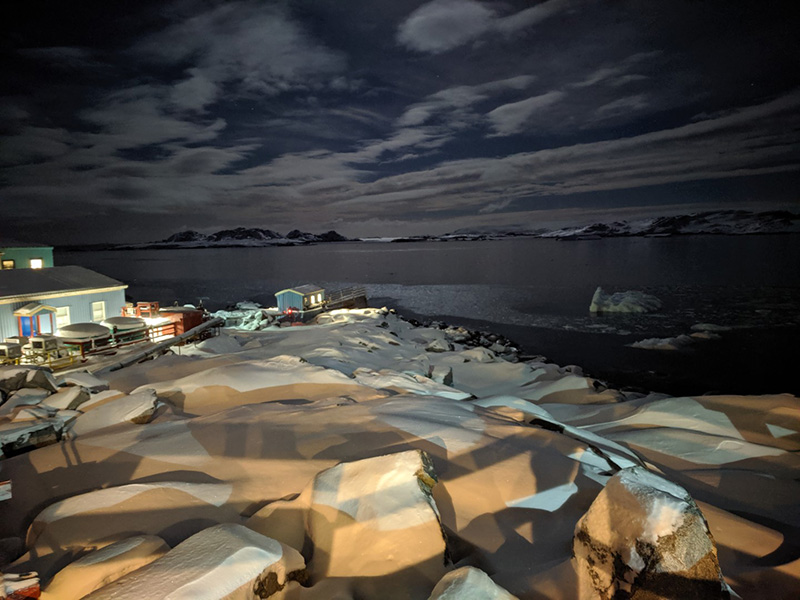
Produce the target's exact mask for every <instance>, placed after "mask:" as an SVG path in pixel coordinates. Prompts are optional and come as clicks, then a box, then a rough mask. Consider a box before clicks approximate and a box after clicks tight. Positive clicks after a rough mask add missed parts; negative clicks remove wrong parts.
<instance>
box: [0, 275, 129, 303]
mask: <svg viewBox="0 0 800 600" xmlns="http://www.w3.org/2000/svg"><path fill="white" fill-rule="evenodd" d="M126 287H128V286H127V285H126V284H124V283H122V282H121V281H117V280H116V279H112V278H111V277H107V276H105V275H101V274H100V273H96V272H94V271H91V270H89V269H86V268H84V267H77V266H68V267H49V268H46V269H6V270H0V304H8V303H9V302H18V301H22V300H36V299H42V298H45V297H58V296H59V295H70V294H74V293H76V292H78V293H81V292H82V293H88V292H91V291H99V290H111V289H124V288H126Z"/></svg>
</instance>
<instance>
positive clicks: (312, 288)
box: [275, 283, 325, 296]
mask: <svg viewBox="0 0 800 600" xmlns="http://www.w3.org/2000/svg"><path fill="white" fill-rule="evenodd" d="M324 291H325V288H321V287H319V286H318V285H314V284H313V283H306V284H304V285H298V286H295V287H293V288H286V289H285V290H281V291H280V292H275V295H276V296H277V295H278V294H283V293H284V292H297V293H298V294H301V295H303V296H305V295H306V294H316V293H317V292H324Z"/></svg>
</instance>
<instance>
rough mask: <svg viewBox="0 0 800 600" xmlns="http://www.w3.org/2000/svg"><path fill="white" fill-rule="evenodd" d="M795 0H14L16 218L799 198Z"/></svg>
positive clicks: (51, 221)
mask: <svg viewBox="0 0 800 600" xmlns="http://www.w3.org/2000/svg"><path fill="white" fill-rule="evenodd" d="M796 4H797V3H796V0H792V1H787V2H783V1H780V0H773V1H769V2H753V1H736V0H725V1H714V0H705V1H701V0H670V1H669V2H664V1H663V0H649V1H645V0H607V1H599V0H598V1H594V0H546V1H544V2H537V1H534V0H528V1H516V0H503V1H491V0H432V1H421V0H330V1H323V0H294V1H292V0H286V1H283V2H278V1H268V0H262V1H216V2H215V1H211V0H205V1H199V0H178V1H167V0H159V1H141V0H140V1H139V2H126V3H120V2H108V1H107V0H60V1H58V2H54V1H45V0H26V1H24V2H23V1H21V0H11V1H10V2H9V4H8V5H7V6H4V16H3V19H2V21H3V23H2V25H0V136H1V137H0V235H5V236H11V237H14V238H17V239H28V240H39V241H47V242H51V243H56V244H60V243H70V242H104V241H112V240H120V241H144V240H152V239H161V238H163V237H166V236H167V235H169V234H171V233H174V232H176V231H180V230H183V229H196V230H200V231H205V232H209V231H216V230H218V229H222V228H227V227H236V226H248V227H265V228H269V229H274V230H278V231H280V232H284V233H285V232H286V231H288V230H289V229H293V228H300V229H303V230H306V231H312V232H320V231H325V230H328V229H336V230H338V231H340V232H342V233H344V234H346V235H387V234H400V233H402V234H414V233H444V232H446V231H451V230H453V229H456V228H461V227H470V226H478V225H506V224H523V225H526V226H531V227H539V226H556V225H563V224H567V223H583V222H591V221H595V220H608V219H617V218H627V217H635V216H640V215H653V214H676V213H681V212H690V211H696V210H703V209H716V208H751V209H757V210H758V209H770V208H773V207H790V208H791V207H797V206H800V201H799V196H798V189H799V188H798V184H799V183H800V143H798V142H800V43H799V42H798V40H799V39H800V36H798V35H797V31H798V23H799V22H800V21H798V14H797V12H798V9H797V8H795V5H796Z"/></svg>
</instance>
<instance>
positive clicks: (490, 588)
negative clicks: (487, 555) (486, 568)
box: [428, 567, 517, 600]
mask: <svg viewBox="0 0 800 600" xmlns="http://www.w3.org/2000/svg"><path fill="white" fill-rule="evenodd" d="M428 600H517V597H516V596H512V595H511V594H509V593H508V592H507V591H506V590H504V589H503V588H501V587H500V586H499V585H497V584H496V583H495V582H494V581H492V579H491V578H490V577H489V576H488V575H487V574H486V573H484V572H483V571H481V570H480V569H476V568H475V567H461V568H460V569H456V570H455V571H451V572H450V573H448V574H447V575H445V576H444V577H442V578H441V580H439V583H437V584H436V587H435V588H433V592H431V595H430V597H429V598H428Z"/></svg>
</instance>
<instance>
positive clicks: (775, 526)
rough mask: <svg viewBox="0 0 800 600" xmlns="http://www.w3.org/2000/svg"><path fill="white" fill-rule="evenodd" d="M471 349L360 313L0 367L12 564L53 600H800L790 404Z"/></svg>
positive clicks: (459, 335) (502, 350)
mask: <svg viewBox="0 0 800 600" xmlns="http://www.w3.org/2000/svg"><path fill="white" fill-rule="evenodd" d="M704 325H705V326H704V327H699V328H698V329H701V330H702V331H711V330H712V329H713V327H712V326H709V325H708V324H704ZM474 339H475V338H474V336H470V335H469V332H465V330H463V329H461V328H448V327H443V328H439V327H431V328H426V327H416V326H414V325H412V324H410V323H408V322H407V321H404V320H402V319H400V318H399V317H398V316H397V315H395V314H393V313H392V312H390V311H387V310H385V309H364V310H353V311H334V313H331V314H329V315H325V316H324V318H322V319H321V320H320V322H319V323H318V324H314V325H308V326H302V327H285V328H278V327H275V326H270V325H267V326H266V327H265V328H264V329H261V330H246V329H241V330H237V329H226V330H223V334H222V335H221V336H220V337H219V338H214V339H211V340H208V341H206V342H203V343H201V344H198V345H197V346H196V347H194V348H192V349H191V350H189V351H186V350H188V349H184V350H182V351H181V354H168V355H165V356H162V357H159V358H157V359H155V360H151V361H147V362H144V363H140V364H138V365H135V366H131V367H127V368H125V369H121V370H118V371H114V372H99V373H96V374H95V376H94V377H89V376H86V375H83V376H79V375H75V374H72V375H70V376H68V377H59V378H56V379H54V378H52V377H50V376H47V375H46V374H43V373H42V372H41V371H38V372H36V373H33V374H30V373H27V372H26V371H25V370H24V369H18V368H10V369H3V370H0V391H1V392H0V393H2V401H3V404H2V407H0V436H1V437H0V439H2V443H3V451H4V452H5V453H6V455H7V457H6V458H5V459H4V460H2V461H1V462H0V480H5V479H10V480H11V481H12V490H13V493H12V498H11V499H9V500H5V501H3V502H2V504H1V505H0V510H1V511H2V515H3V518H2V519H0V527H2V529H1V530H0V537H2V538H3V539H2V540H0V541H1V542H2V543H1V544H0V553H2V556H0V563H10V564H5V565H4V566H2V567H0V571H2V572H3V573H23V572H26V571H38V574H39V578H40V580H41V583H42V589H43V590H44V594H43V597H44V598H58V599H69V598H80V597H84V596H85V595H86V594H90V593H91V596H89V597H90V598H134V597H136V598H143V597H148V598H162V597H170V598H198V597H201V596H200V595H198V594H201V592H202V594H203V595H202V597H204V598H222V597H225V598H254V597H259V598H266V597H270V598H275V599H278V598H300V599H308V600H314V599H319V600H322V599H332V598H337V599H342V600H353V599H355V598H360V599H361V598H364V599H368V598H382V599H383V598H412V599H416V598H419V599H420V600H425V599H426V598H465V599H468V598H498V599H506V600H508V599H509V598H514V597H516V598H520V599H523V600H524V599H534V598H537V599H538V598H554V599H559V598H560V599H564V600H567V599H573V598H580V599H584V598H586V599H588V598H596V597H601V596H600V594H608V593H612V592H616V593H626V594H627V593H631V592H635V591H636V589H638V588H643V589H642V590H641V593H648V594H651V595H649V596H647V597H652V598H659V597H676V596H675V595H674V594H675V593H677V592H675V590H676V589H680V596H679V597H681V598H722V597H725V594H726V593H727V592H725V586H727V585H729V586H730V587H731V588H732V589H733V591H734V592H735V593H736V594H738V595H739V596H741V597H742V598H748V599H751V598H756V599H759V598H765V599H766V598H770V599H782V598H787V599H788V598H797V597H800V545H799V544H798V542H797V540H798V539H799V538H798V532H800V509H798V503H797V499H798V498H800V453H798V450H800V400H798V398H796V397H794V396H789V395H775V396H758V397H742V396H701V397H696V398H671V397H666V396H663V395H658V394H650V395H642V394H624V393H621V392H619V391H616V390H613V389H606V388H605V387H604V386H603V385H601V384H599V382H596V381H594V380H592V379H591V378H588V377H585V376H584V375H583V374H582V373H581V370H580V369H579V368H576V367H568V368H561V367H559V366H557V365H554V364H550V363H545V362H540V361H531V362H513V361H516V360H517V355H516V353H515V352H513V350H512V349H511V348H509V347H508V346H505V345H504V344H503V343H497V344H496V346H494V347H493V348H491V349H490V348H486V347H483V346H476V345H475V344H474ZM56 386H58V387H56ZM106 388H107V389H106ZM41 423H45V424H46V427H45V428H44V430H41V429H37V427H38V426H39V425H41ZM26 428H27V429H26ZM42 431H44V433H42ZM37 432H38V433H37ZM36 435H38V436H39V437H40V438H41V439H39V438H36V437H35V436H36ZM26 436H27V437H26ZM37 439H38V440H39V441H40V442H41V443H42V444H45V443H49V445H45V446H42V447H39V448H36V449H31V447H30V445H31V443H32V442H36V441H37ZM57 440H60V441H57ZM573 554H574V556H575V558H573ZM720 573H721V575H720ZM721 577H722V578H723V579H724V582H723V581H722V580H721ZM12 581H13V578H12ZM678 584H679V585H680V586H683V587H680V588H676V587H675V586H676V585H678ZM15 585H16V584H15ZM648 586H649V587H648ZM664 586H666V588H665V587H664ZM664 589H672V592H671V593H672V595H670V594H669V593H666V592H664ZM687 590H688V591H687ZM659 594H661V595H659Z"/></svg>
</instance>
